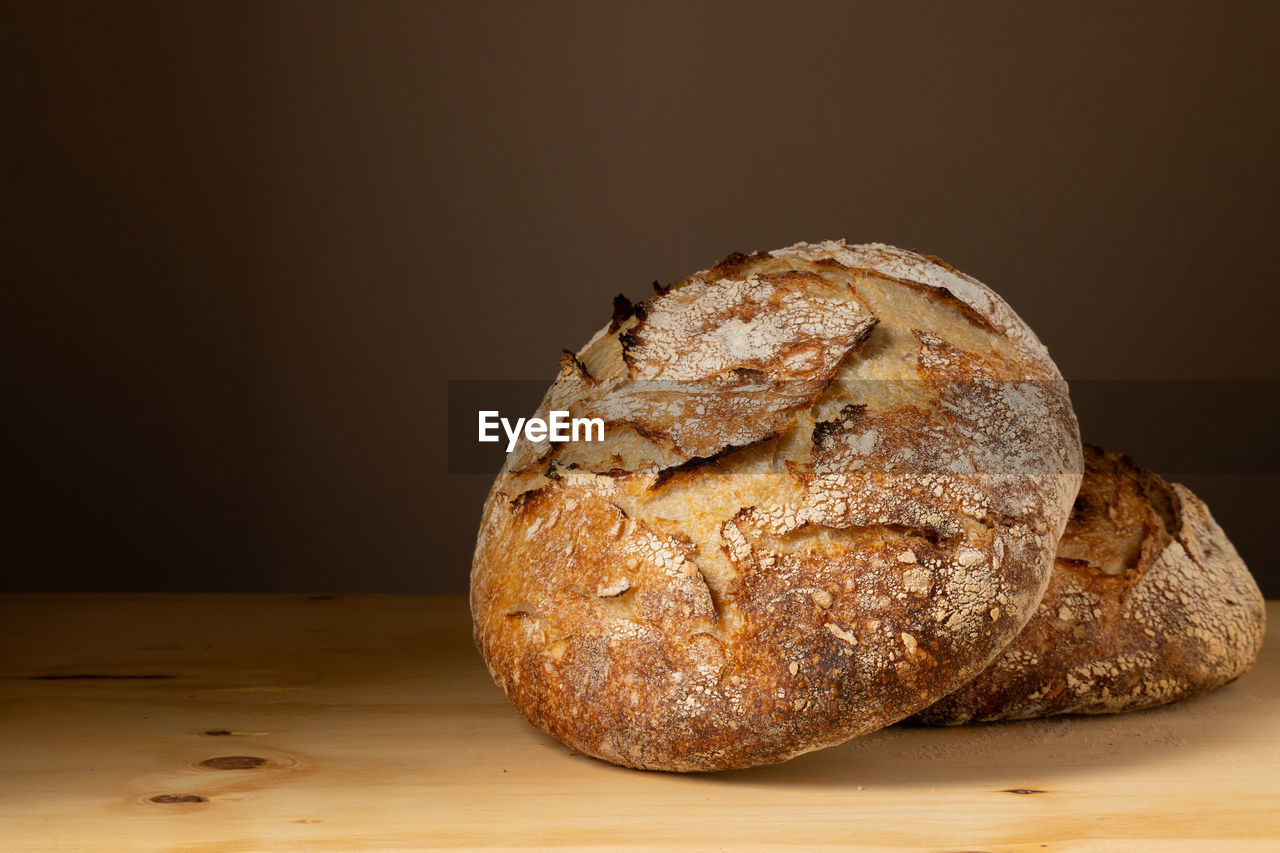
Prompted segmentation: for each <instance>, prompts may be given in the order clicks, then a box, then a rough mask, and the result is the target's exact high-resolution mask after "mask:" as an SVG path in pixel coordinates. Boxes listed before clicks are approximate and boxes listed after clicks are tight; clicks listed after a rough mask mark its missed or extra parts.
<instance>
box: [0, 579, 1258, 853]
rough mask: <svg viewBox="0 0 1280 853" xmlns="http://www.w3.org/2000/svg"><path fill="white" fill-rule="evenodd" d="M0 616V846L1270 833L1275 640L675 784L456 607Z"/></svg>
mask: <svg viewBox="0 0 1280 853" xmlns="http://www.w3.org/2000/svg"><path fill="white" fill-rule="evenodd" d="M1270 608H1271V617H1272V619H1273V620H1275V619H1276V618H1277V617H1280V605H1277V604H1276V603H1274V602H1273V603H1271V604H1270ZM1272 624H1278V623H1277V622H1275V621H1273V622H1272ZM0 626H2V627H0V634H2V635H3V638H2V640H0V675H2V676H3V678H2V679H0V726H2V727H3V728H2V729H0V730H2V731H3V732H4V735H5V737H4V744H5V747H4V753H3V759H2V760H0V849H3V850H24V851H25V850H48V849H59V850H76V851H82V850H83V851H89V850H129V851H150V850H164V851H170V850H172V851H256V850H263V851H295V850H306V851H318V850H324V851H329V850H420V849H433V848H454V847H463V848H487V849H503V848H522V847H524V848H539V849H545V848H561V849H583V850H587V849H601V848H608V847H621V848H625V847H630V848H633V849H646V850H648V849H654V848H664V847H665V848H670V849H697V848H704V849H707V848H710V849H734V850H738V849H762V848H776V847H790V848H796V849H822V848H828V847H832V846H839V847H840V848H842V849H855V850H856V849H868V850H882V849H895V850H897V849H900V850H989V851H1042V850H1047V851H1061V850H1071V851H1076V850H1149V849H1164V850H1182V849H1188V850H1223V849H1230V850H1274V849H1276V846H1277V844H1280V798H1278V797H1277V784H1278V782H1280V769H1278V768H1280V725H1277V724H1278V723H1280V711H1278V708H1277V702H1276V700H1277V698H1280V680H1278V678H1277V676H1280V649H1277V645H1278V643H1277V641H1276V640H1275V639H1274V638H1273V639H1269V640H1268V642H1267V646H1266V648H1265V649H1264V651H1263V654H1262V658H1261V660H1260V662H1259V664H1258V666H1257V668H1256V669H1255V670H1254V671H1253V672H1251V673H1249V674H1247V675H1245V676H1244V677H1243V678H1241V679H1240V680H1239V681H1237V682H1235V683H1233V684H1230V685H1228V686H1227V687H1225V688H1223V689H1222V690H1219V691H1217V692H1215V693H1213V694H1210V695H1208V696H1205V697H1202V698H1199V699H1195V700H1191V701H1189V702H1186V703H1182V704H1179V705H1174V706H1169V707H1166V708H1157V709H1154V710H1151V711H1144V712H1140V713H1136V714H1131V715H1126V716H1119V717H1100V718H1059V719H1050V720H1041V721H1034V722H1027V723H1007V724H996V725H989V726H976V727H969V728H958V729H917V728H903V727H896V728H892V729H888V730H884V731H881V732H878V733H875V734H873V735H870V736H867V737H864V738H861V739H857V740H854V741H852V742H850V743H847V744H845V745H844V746H841V747H837V748H834V749H829V750H825V751H822V752H818V753H812V754H809V755H806V756H802V757H801V758H798V759H796V760H794V761H792V762H789V763H787V764H782V765H777V766H771V767H762V768H757V769H753V770H745V771H735V772H728V773H721V774H712V775H683V776H677V775H671V774H660V773H643V772H639V771H633V770H624V769H621V768H617V767H613V766H611V765H608V764H605V763H603V762H600V761H596V760H594V759H589V758H586V757H583V756H579V755H575V754H573V753H571V752H570V751H569V750H568V749H567V748H565V747H564V746H562V745H561V744H559V743H558V742H556V741H554V740H552V739H550V738H548V737H546V736H544V735H542V734H540V733H539V732H537V731H535V730H534V729H533V728H531V727H530V726H529V725H528V724H527V723H526V722H525V721H524V720H523V719H522V718H521V717H520V715H519V714H518V713H517V712H516V710H515V709H514V708H513V707H512V706H510V705H509V704H508V703H507V702H506V700H505V699H503V697H502V695H501V694H500V693H499V692H498V689H497V688H496V687H495V686H494V685H493V684H492V683H491V682H490V681H489V677H488V675H487V673H486V672H485V671H484V667H483V665H482V663H481V661H480V658H479V655H478V654H477V652H476V651H475V649H474V647H473V646H472V644H471V637H470V620H469V616H468V613H467V608H466V603H465V601H464V599H463V598H461V597H454V596H351V597H346V596H339V597H328V596H320V597H307V596H261V595H259V596H164V595H149V596H81V595H68V596H7V597H4V598H3V599H0Z"/></svg>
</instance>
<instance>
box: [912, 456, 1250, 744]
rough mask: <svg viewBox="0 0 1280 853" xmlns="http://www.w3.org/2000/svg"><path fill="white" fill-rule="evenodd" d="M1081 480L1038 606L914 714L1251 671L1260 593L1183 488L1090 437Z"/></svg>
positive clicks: (1197, 688) (1211, 680)
mask: <svg viewBox="0 0 1280 853" xmlns="http://www.w3.org/2000/svg"><path fill="white" fill-rule="evenodd" d="M1085 466H1086V467H1085V477H1084V481H1083V483H1082V485H1081V488H1080V494H1079V496H1078V497H1077V499H1076V502H1075V507H1074V510H1073V512H1072V515H1071V520H1070V522H1069V523H1068V525H1067V529H1066V532H1065V533H1064V534H1063V537H1062V541H1061V542H1060V543H1059V545H1058V556H1057V559H1056V562H1055V567H1054V571H1053V576H1052V578H1051V579H1050V583H1049V589H1048V591H1047V592H1046V593H1045V597H1044V600H1043V601H1042V602H1041V603H1040V606H1039V608H1038V609H1037V611H1036V614H1035V616H1034V617H1033V618H1032V620H1031V622H1029V623H1028V624H1027V627H1026V628H1025V629H1024V630H1023V632H1022V633H1021V634H1020V635H1019V636H1018V638H1017V639H1016V640H1014V642H1013V643H1012V644H1011V645H1010V646H1009V648H1007V649H1005V651H1004V652H1003V654H1001V656H1000V657H998V658H997V659H996V660H995V662H994V663H992V665H991V666H990V667H989V668H988V669H987V670H985V671H984V672H983V673H982V674H980V675H979V676H978V677H977V678H975V679H974V680H973V681H971V682H970V683H969V684H967V685H965V686H964V687H962V688H961V689H960V690H958V691H956V692H955V693H953V694H951V695H950V696H947V697H946V698H945V699H943V700H942V701H940V702H938V703H937V704H935V705H933V706H932V707H930V708H928V709H926V710H925V711H923V712H921V713H920V714H919V715H917V717H916V720H917V721H918V722H923V723H927V724H931V725H959V724H962V723H967V722H971V721H989V720H1009V719H1026V718H1030V717H1044V716H1049V715H1052V714H1069V713H1076V714H1106V713H1117V712H1121V711H1134V710H1138V709H1141V708H1148V707H1151V706H1154V705H1160V704H1164V703H1166V702H1172V701H1174V700H1177V699H1185V698H1188V697H1191V696H1196V695H1199V694H1201V693H1205V692H1207V691H1209V690H1213V689H1214V688H1217V687H1220V686H1221V685H1223V684H1225V683H1227V682H1228V681H1231V680H1232V679H1234V678H1236V677H1238V676H1239V675H1241V674H1242V673H1244V672H1246V671H1248V670H1249V668H1250V667H1252V666H1253V663H1254V661H1255V660H1256V659H1257V655H1258V651H1259V649H1260V648H1261V645H1262V636H1263V632H1264V630H1265V618H1266V617H1265V610H1264V606H1263V599H1262V594H1261V593H1260V592H1259V590H1258V587H1257V585H1256V584H1255V583H1254V580H1253V578H1252V576H1251V575H1250V574H1249V570H1248V568H1247V567H1246V566H1245V564H1244V562H1243V561H1242V560H1241V559H1240V557H1239V555H1238V554H1237V553H1236V551H1235V549H1234V548H1233V547H1232V545H1231V542H1230V540H1228V539H1227V537H1226V534H1225V533H1223V531H1222V528H1220V527H1219V526H1218V525H1217V524H1216V523H1215V522H1214V520H1213V518H1212V516H1211V515H1210V514H1209V510H1208V507H1206V506H1205V505H1204V503H1203V502H1202V501H1200V500H1199V499H1198V498H1197V497H1196V496H1195V495H1193V494H1192V493H1191V492H1190V491H1189V490H1188V489H1187V488H1186V487H1184V486H1181V485H1179V484H1177V483H1174V484H1172V485H1170V484H1168V483H1166V482H1165V481H1164V480H1162V479H1161V478H1160V477H1158V476H1156V475H1155V474H1153V473H1152V472H1150V471H1147V470H1145V469H1143V468H1140V467H1138V466H1137V465H1136V464H1135V463H1134V462H1133V461H1132V460H1131V459H1129V458H1128V457H1126V456H1122V455H1121V454H1119V453H1116V452H1114V451H1109V450H1104V449H1102V448H1099V447H1094V446H1092V445H1086V446H1085Z"/></svg>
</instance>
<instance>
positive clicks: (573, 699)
mask: <svg viewBox="0 0 1280 853" xmlns="http://www.w3.org/2000/svg"><path fill="white" fill-rule="evenodd" d="M549 409H566V410H569V411H571V412H572V413H573V415H574V416H591V417H602V418H603V419H604V420H605V421H606V423H607V426H606V441H605V442H603V443H581V442H580V443H567V444H559V445H547V444H525V445H522V446H519V447H517V448H516V450H515V451H514V452H513V453H512V454H510V455H509V457H508V460H507V464H506V466H505V467H504V469H503V470H502V472H501V473H500V474H499V476H498V478H497V480H496V481H495V483H494V485H493V488H492V490H491V492H490V495H489V499H488V501H487V503H486V506H485V511H484V517H483V520H482V523H481V529H480V534H479V537H478V540H477V544H476V551H475V559H474V563H473V568H472V584H471V604H472V613H473V617H474V623H475V638H476V643H477V646H478V647H479V649H480V651H481V652H482V654H483V656H484V659H485V661H486V663H487V665H488V667H489V670H490V672H491V674H492V675H493V678H494V680H495V681H496V682H497V684H498V685H499V686H500V687H501V688H502V690H503V691H504V692H505V693H506V694H507V696H508V697H509V698H510V699H511V700H512V701H513V702H514V703H515V704H516V705H517V706H518V707H519V708H520V710H521V711H522V712H523V713H524V714H525V716H526V717H527V718H528V719H529V720H530V721H531V722H532V723H533V724H534V725H536V726H538V727H539V728H541V729H543V730H544V731H547V732H549V733H551V734H552V735H555V736H556V737H558V738H560V739H561V740H563V741H564V742H565V743H567V744H569V745H570V746H572V747H573V748H575V749H578V750H580V751H582V752H584V753H587V754H589V755H594V756H597V757H600V758H603V759H606V760H608V761H612V762H615V763H618V764H623V765H628V766H632V767H641V768H651V769H664V770H680V771H688V770H715V769H723V768H731V767H746V766H751V765H756V764H764V763H769V762H775V761H782V760H786V759H787V758H790V757H793V756H795V755H798V754H800V753H803V752H807V751H809V750H812V749H817V748H819V747H823V746H828V745H832V744H835V743H839V742H841V741H844V740H846V739H848V738H849V737H852V736H854V735H858V734H862V733H865V732H868V731H872V730H874V729H877V728H880V727H882V726H884V725H887V724H889V723H892V722H894V721H896V720H899V719H902V718H903V717H906V716H907V715H909V714H912V713H914V712H915V711H918V710H920V709H921V708H923V707H925V706H927V705H929V704H930V703H932V702H934V701H935V700H937V699H938V698H939V697H941V696H943V695H945V694H946V693H948V692H950V691H951V690H953V689H954V688H955V687H957V686H958V685H960V684H962V683H963V682H964V681H966V680H967V679H969V678H970V677H972V676H973V675H974V674H976V673H977V672H978V671H980V670H981V669H982V668H983V667H984V666H985V665H986V664H987V663H988V662H989V661H990V660H991V659H992V658H993V657H994V656H995V655H996V654H997V653H998V652H999V651H1000V650H1001V649H1002V648H1003V647H1004V645H1005V644H1006V643H1007V642H1008V641H1009V640H1010V639H1011V638H1012V637H1013V636H1014V635H1016V633H1017V632H1018V631H1019V629H1021V627H1022V625H1023V624H1024V623H1025V621H1026V619H1027V618H1028V617H1029V616H1030V614H1031V612H1032V611H1033V609H1034V607H1035V604H1036V602H1037V601H1038V600H1039V598H1040V596H1041V594H1042V593H1043V591H1044V588H1045V584H1046V583H1047V581H1048V575H1049V568H1050V563H1051V560H1052V556H1053V550H1054V545H1055V543H1056V542H1057V539H1058V537H1059V536H1060V535H1061V532H1062V529H1063V526H1064V525H1065V524H1066V519H1067V514H1068V511H1069V509H1070V506H1071V502H1072V500H1073V498H1074V497H1075V493H1076V490H1077V488H1078V486H1079V477H1080V466H1081V462H1080V443H1079V436H1078V432H1077V428H1076V422H1075V417H1074V414H1073V413H1072V410H1071V406H1070V402H1069V400H1068V397H1067V391H1066V386H1065V383H1064V382H1063V381H1062V379H1061V376H1060V375H1059V373H1058V371H1057V368H1056V367H1055V366H1054V365H1053V362H1052V361H1051V360H1050V359H1049V357H1048V354H1047V353H1046V352H1045V350H1044V348H1043V346H1041V345H1040V343H1039V342H1038V341H1037V340H1036V339H1035V337H1034V336H1033V335H1032V334H1031V333H1030V331H1029V330H1028V329H1027V328H1026V327H1025V325H1024V324H1023V323H1022V322H1021V321H1020V320H1019V319H1018V318H1017V316H1016V315H1014V313H1013V312H1012V310H1010V309H1009V308H1008V306H1007V305H1005V304H1004V303H1003V302H1002V301H1001V300H999V298H998V297H996V296H995V295H994V294H993V293H991V292H990V291H989V290H987V289H986V288H985V287H983V286H982V285H981V284H979V283H977V282H976V281H974V280H973V279H970V278H968V277H966V276H963V275H961V274H959V273H956V272H955V271H954V270H952V269H950V268H949V267H947V266H945V265H944V264H942V263H941V262H937V261H935V260H933V259H930V258H926V257H923V256H920V255H916V254H913V253H910V252H904V251H902V250H899V249H894V248H892V247H888V246H882V245H871V246H849V245H846V244H845V243H843V242H827V243H820V244H812V245H810V244H803V243H802V244H798V245H796V246H793V247H790V248H788V249H783V250H779V251H776V252H766V253H758V254H755V255H750V256H743V255H733V256H730V257H729V258H726V259H725V260H724V261H721V262H720V263H719V264H717V265H715V266H714V267H712V268H711V269H709V270H705V271H703V272H700V273H696V274H694V275H692V276H690V277H689V278H687V279H685V280H684V281H681V282H678V283H676V284H674V285H671V286H668V287H663V288H659V289H658V290H657V292H656V293H655V294H654V296H653V297H652V298H651V299H649V300H647V301H646V302H645V303H643V304H641V305H634V306H633V305H631V304H630V303H629V302H627V301H626V300H625V299H622V298H619V299H618V300H617V301H616V302H615V310H614V315H613V318H612V320H611V321H610V323H609V324H608V326H606V327H605V328H603V329H602V330H601V331H600V332H599V333H598V334H597V335H596V336H595V337H594V338H592V340H591V341H590V342H588V343H587V345H586V346H584V347H583V348H582V349H581V350H579V351H578V352H576V353H569V352H566V353H565V355H564V357H563V359H562V361H561V365H560V373H559V375H558V376H557V378H556V380H555V382H554V384H553V386H552V388H551V389H550V390H549V391H548V393H547V396H546V398H545V399H544V401H543V404H542V407H541V410H542V412H543V413H545V412H546V411H547V410H549Z"/></svg>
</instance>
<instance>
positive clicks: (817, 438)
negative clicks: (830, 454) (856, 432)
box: [809, 403, 867, 447]
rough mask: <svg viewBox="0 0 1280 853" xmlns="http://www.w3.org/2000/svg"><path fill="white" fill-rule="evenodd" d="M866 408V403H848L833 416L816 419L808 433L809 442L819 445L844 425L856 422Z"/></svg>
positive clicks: (815, 445)
mask: <svg viewBox="0 0 1280 853" xmlns="http://www.w3.org/2000/svg"><path fill="white" fill-rule="evenodd" d="M866 410H867V404H866V403H849V404H848V405H846V406H845V407H844V408H842V409H841V410H840V411H839V412H837V413H836V416H835V417H834V418H831V419H830V420H826V421H818V422H817V423H816V424H814V425H813V432H812V433H810V435H809V442H810V443H811V444H812V445H813V446H814V447H819V446H821V444H822V442H823V441H824V440H826V438H827V437H828V436H830V435H834V434H835V433H837V432H839V431H840V430H842V429H843V428H845V427H846V426H849V425H850V424H853V423H855V422H857V420H858V419H859V418H860V417H861V416H862V414H863V412H865V411H866Z"/></svg>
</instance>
